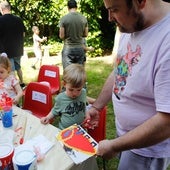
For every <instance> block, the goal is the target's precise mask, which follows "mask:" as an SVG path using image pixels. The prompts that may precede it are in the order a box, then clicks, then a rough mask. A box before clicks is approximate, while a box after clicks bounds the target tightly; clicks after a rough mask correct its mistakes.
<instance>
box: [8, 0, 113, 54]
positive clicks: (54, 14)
mask: <svg viewBox="0 0 170 170" xmlns="http://www.w3.org/2000/svg"><path fill="white" fill-rule="evenodd" d="M9 2H10V3H11V6H12V12H13V13H14V14H15V15H18V16H20V17H21V18H22V19H23V21H24V24H25V26H26V38H25V43H26V45H29V44H32V29H31V28H32V26H33V25H37V26H38V27H39V28H40V33H41V34H42V35H44V36H47V37H48V43H54V42H62V41H61V39H60V38H59V36H58V35H59V34H58V33H59V26H58V24H59V20H60V18H61V17H62V16H63V15H65V14H66V13H67V12H68V10H67V0H65V1H63V0H57V1H56V0H9ZM77 2H78V5H79V6H78V10H79V11H80V12H81V13H83V15H85V16H86V18H87V20H88V23H89V36H88V37H87V43H88V45H91V46H94V47H95V49H96V50H95V53H94V54H93V56H96V55H102V54H103V53H104V52H106V51H110V50H111V49H112V47H113V43H114V34H115V26H114V24H113V23H109V22H108V12H107V10H106V9H105V7H104V4H103V0H93V1H91V0H77ZM40 36H41V35H40Z"/></svg>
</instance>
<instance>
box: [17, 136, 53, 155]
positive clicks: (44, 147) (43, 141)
mask: <svg viewBox="0 0 170 170" xmlns="http://www.w3.org/2000/svg"><path fill="white" fill-rule="evenodd" d="M53 146H54V143H52V142H51V141H49V140H48V139H47V138H46V137H45V136H44V135H38V136H36V137H34V138H32V139H30V140H28V141H27V142H26V143H24V144H23V145H19V146H17V147H16V148H15V152H18V151H20V150H23V149H26V150H32V151H34V147H39V149H40V151H41V153H42V154H46V153H47V152H48V151H49V150H50V149H51V148H52V147H53Z"/></svg>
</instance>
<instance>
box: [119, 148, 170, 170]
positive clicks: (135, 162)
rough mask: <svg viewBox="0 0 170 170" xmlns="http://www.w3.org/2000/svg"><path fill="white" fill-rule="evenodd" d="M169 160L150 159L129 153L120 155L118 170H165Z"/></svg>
mask: <svg viewBox="0 0 170 170" xmlns="http://www.w3.org/2000/svg"><path fill="white" fill-rule="evenodd" d="M168 165H170V158H150V157H144V156H140V155H137V154H135V153H133V152H131V151H124V152H122V153H121V157H120V161H119V167H118V170H166V169H167V167H168Z"/></svg>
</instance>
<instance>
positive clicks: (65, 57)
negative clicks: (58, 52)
mask: <svg viewBox="0 0 170 170" xmlns="http://www.w3.org/2000/svg"><path fill="white" fill-rule="evenodd" d="M84 58H85V52H84V49H83V47H80V48H78V47H75V48H72V47H71V48H69V47H64V48H63V50H62V64H63V69H64V68H66V67H67V66H68V65H70V64H73V63H78V64H83V63H84Z"/></svg>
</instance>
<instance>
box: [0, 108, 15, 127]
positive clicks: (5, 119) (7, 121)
mask: <svg viewBox="0 0 170 170" xmlns="http://www.w3.org/2000/svg"><path fill="white" fill-rule="evenodd" d="M12 115H13V113H12V107H4V108H3V113H2V124H3V127H5V128H9V127H11V126H12V125H13V121H12Z"/></svg>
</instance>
